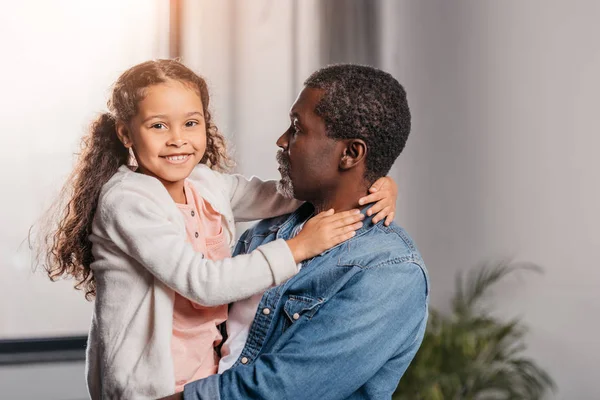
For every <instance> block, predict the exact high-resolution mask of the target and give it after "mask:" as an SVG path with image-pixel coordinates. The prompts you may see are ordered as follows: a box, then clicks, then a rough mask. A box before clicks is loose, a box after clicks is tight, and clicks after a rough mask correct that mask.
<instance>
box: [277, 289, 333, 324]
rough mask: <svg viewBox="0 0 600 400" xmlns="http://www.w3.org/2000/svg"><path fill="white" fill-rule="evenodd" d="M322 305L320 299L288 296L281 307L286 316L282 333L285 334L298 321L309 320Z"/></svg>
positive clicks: (305, 296)
mask: <svg viewBox="0 0 600 400" xmlns="http://www.w3.org/2000/svg"><path fill="white" fill-rule="evenodd" d="M323 303H324V300H323V299H320V298H318V299H315V298H313V297H310V296H307V295H302V296H299V295H290V296H289V297H288V299H287V300H286V301H285V305H284V306H283V311H284V313H285V316H286V318H285V321H284V324H283V331H284V332H285V331H286V330H287V329H288V328H289V327H290V326H292V325H293V324H294V323H296V322H298V321H301V320H310V319H311V318H312V317H313V316H314V315H315V313H316V312H317V311H318V310H319V308H320V307H321V305H322V304H323Z"/></svg>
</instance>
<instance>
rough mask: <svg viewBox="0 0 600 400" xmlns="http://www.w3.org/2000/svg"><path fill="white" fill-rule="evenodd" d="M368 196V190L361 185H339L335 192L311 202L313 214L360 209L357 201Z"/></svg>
mask: <svg viewBox="0 0 600 400" xmlns="http://www.w3.org/2000/svg"><path fill="white" fill-rule="evenodd" d="M367 194H368V188H367V187H366V185H365V186H363V185H356V184H354V185H340V186H339V187H338V188H337V190H334V191H332V192H331V193H325V196H324V198H322V199H320V200H315V201H313V202H312V203H313V205H314V206H315V214H317V213H320V212H322V211H327V210H329V209H331V208H333V209H334V210H335V212H336V213H337V212H340V211H347V210H351V209H353V208H360V207H361V206H360V205H359V204H358V200H359V199H360V198H361V197H364V196H366V195H367Z"/></svg>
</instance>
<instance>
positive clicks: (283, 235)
mask: <svg viewBox="0 0 600 400" xmlns="http://www.w3.org/2000/svg"><path fill="white" fill-rule="evenodd" d="M372 206H373V204H368V205H366V206H364V207H363V208H362V209H361V211H360V212H361V214H363V215H364V216H365V218H364V219H363V221H362V222H363V226H362V227H361V228H360V229H358V230H357V231H356V235H355V236H354V237H358V236H360V235H362V234H364V233H366V232H368V231H370V230H371V229H372V228H373V227H374V226H375V225H377V224H382V223H383V221H379V222H378V223H377V224H374V223H373V217H374V215H371V216H367V210H368V209H369V208H371V207H372ZM314 213H315V207H314V206H313V205H312V204H311V203H308V202H306V203H304V204H302V205H301V206H300V207H298V209H297V210H296V211H294V212H293V213H292V214H290V215H289V217H288V218H287V219H286V220H284V221H282V222H281V223H280V224H275V225H273V226H272V227H271V232H277V235H276V237H277V239H288V238H289V237H290V235H291V233H292V231H293V230H294V227H296V226H297V225H299V224H301V223H303V222H305V221H307V220H308V219H309V218H311V217H312V216H313V215H314ZM342 244H343V243H340V244H338V245H337V246H334V247H332V248H331V249H329V250H326V251H324V252H323V253H321V255H323V254H326V253H328V252H329V251H331V250H333V249H335V248H336V247H338V246H341V245H342Z"/></svg>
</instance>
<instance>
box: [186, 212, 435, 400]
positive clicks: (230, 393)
mask: <svg viewBox="0 0 600 400" xmlns="http://www.w3.org/2000/svg"><path fill="white" fill-rule="evenodd" d="M313 211H314V208H313V206H312V205H310V204H308V203H305V204H304V205H302V206H301V207H300V208H299V209H298V210H297V211H296V212H295V213H293V214H291V215H287V216H282V217H277V218H272V219H268V220H263V221H261V222H259V223H258V224H257V225H256V226H254V227H253V228H251V229H249V230H248V231H246V232H245V233H244V234H243V235H242V237H241V238H240V240H239V241H238V244H237V246H236V249H235V252H234V254H235V255H237V254H245V253H249V252H251V251H253V250H254V249H256V248H257V247H258V246H260V245H262V244H265V243H269V242H271V241H273V240H275V239H278V238H283V239H287V238H289V236H290V235H291V233H292V231H293V229H294V228H295V227H296V226H298V225H299V224H301V223H303V222H304V221H305V220H306V219H307V218H308V217H309V216H310V215H311V214H312V213H313ZM365 211H366V208H365V209H363V210H362V212H363V213H365ZM363 222H364V225H363V227H362V228H360V229H359V230H358V231H357V232H356V235H355V236H354V237H353V238H352V239H350V240H348V241H346V242H344V243H342V244H340V245H338V246H336V247H334V248H332V249H330V250H327V251H326V252H324V253H322V254H320V255H319V256H317V257H314V258H312V259H310V260H307V261H305V262H304V264H303V267H302V269H301V270H300V272H299V273H298V274H297V275H296V276H295V277H293V278H291V279H290V280H288V281H287V282H285V283H284V284H282V285H280V286H276V287H273V288H271V289H269V290H267V291H266V292H265V293H264V295H263V296H262V299H261V302H260V305H259V307H258V309H257V312H256V315H255V317H254V322H253V324H252V328H251V330H250V334H249V336H248V340H247V341H246V345H245V347H244V350H243V351H242V354H241V355H240V357H239V359H238V360H237V362H236V363H235V364H234V366H233V367H232V368H231V369H229V370H227V371H225V372H224V373H223V374H221V375H212V376H209V377H208V378H205V379H202V380H200V381H196V382H191V383H189V384H187V385H186V386H185V389H184V399H186V400H189V399H204V400H206V399H249V398H252V399H303V400H304V399H382V398H388V399H389V398H390V397H391V395H392V393H393V392H394V390H395V389H396V387H397V385H398V382H399V380H400V377H401V376H402V375H403V374H404V372H405V371H406V368H407V367H408V365H409V364H410V362H411V360H412V359H413V358H414V356H415V354H416V352H417V350H418V348H419V346H420V344H421V341H422V339H423V334H424V331H425V326H426V323H427V307H428V297H429V283H428V276H427V272H426V269H425V265H424V263H423V260H422V258H421V256H420V254H419V252H418V250H417V249H416V247H415V245H414V244H413V242H412V240H411V239H410V237H409V236H408V235H407V233H406V232H405V231H404V230H403V229H402V228H400V227H399V226H398V225H396V224H394V223H392V224H391V225H390V226H389V227H386V226H384V225H383V222H382V221H380V222H379V223H377V224H373V222H372V217H366V218H365V220H364V221H363ZM266 309H268V310H269V312H265V310H266Z"/></svg>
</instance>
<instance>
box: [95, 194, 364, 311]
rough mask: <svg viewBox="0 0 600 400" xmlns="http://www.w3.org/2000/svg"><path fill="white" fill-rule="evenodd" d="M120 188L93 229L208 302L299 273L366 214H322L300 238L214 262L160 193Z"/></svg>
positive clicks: (168, 282)
mask: <svg viewBox="0 0 600 400" xmlns="http://www.w3.org/2000/svg"><path fill="white" fill-rule="evenodd" d="M116 189H117V188H113V190H109V191H108V192H106V193H105V194H104V195H103V196H102V198H101V201H100V204H99V207H98V211H97V216H96V218H97V221H96V223H95V225H96V227H97V230H95V232H94V233H95V234H96V235H97V236H100V237H104V238H105V239H108V240H110V241H111V242H113V243H114V244H115V245H116V246H117V247H118V248H119V249H120V250H121V251H123V252H124V253H125V254H127V255H128V256H129V257H131V258H133V259H135V260H136V261H137V262H139V263H140V264H142V265H143V266H144V267H145V268H146V269H148V270H149V271H150V272H151V273H152V274H153V275H154V276H155V277H156V278H158V279H159V280H160V281H162V282H163V283H165V284H166V285H167V286H169V287H170V288H171V289H173V290H174V291H176V292H178V293H180V294H181V295H182V296H184V297H186V298H188V299H190V300H192V301H194V302H196V303H198V304H201V305H204V306H216V305H221V304H227V303H230V302H232V301H236V300H241V299H244V298H247V297H250V296H251V295H253V294H255V293H259V292H261V291H264V290H266V289H267V288H269V287H271V286H273V285H278V284H280V283H282V282H283V281H285V280H287V279H289V278H290V277H292V276H293V275H295V274H296V273H297V267H296V264H297V263H298V262H299V261H302V260H304V259H307V258H310V257H313V256H315V255H317V254H320V253H321V252H322V251H324V250H326V249H328V248H330V247H333V246H335V245H336V244H339V243H341V242H342V241H344V240H346V239H349V238H350V237H351V236H353V234H354V231H355V230H356V229H358V228H359V227H360V226H359V224H360V222H358V221H360V219H361V217H362V214H358V213H357V210H354V211H353V212H346V213H340V214H335V215H323V214H326V213H322V214H320V215H319V216H317V217H315V218H313V219H314V220H315V222H312V223H311V224H307V227H306V228H305V229H304V230H303V232H301V233H302V236H301V235H298V236H297V237H296V238H294V239H292V240H290V241H289V242H286V241H284V240H282V239H278V240H275V241H273V242H271V243H268V244H265V245H263V246H260V247H259V248H257V249H256V250H254V251H253V252H251V253H249V254H244V255H239V256H236V257H233V258H227V259H224V260H220V261H211V260H207V259H205V258H204V256H203V254H202V253H199V252H195V251H194V249H193V248H192V246H191V245H190V244H189V243H186V242H185V232H184V230H183V229H181V226H179V225H177V224H176V223H174V222H172V221H170V220H169V217H168V214H167V213H166V212H165V211H164V210H162V209H161V205H160V204H159V202H158V201H156V200H155V198H154V197H153V195H156V193H153V192H152V191H150V190H145V189H144V188H141V187H136V188H131V187H129V188H125V187H121V188H119V189H118V190H116ZM305 230H306V232H304V231H305Z"/></svg>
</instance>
